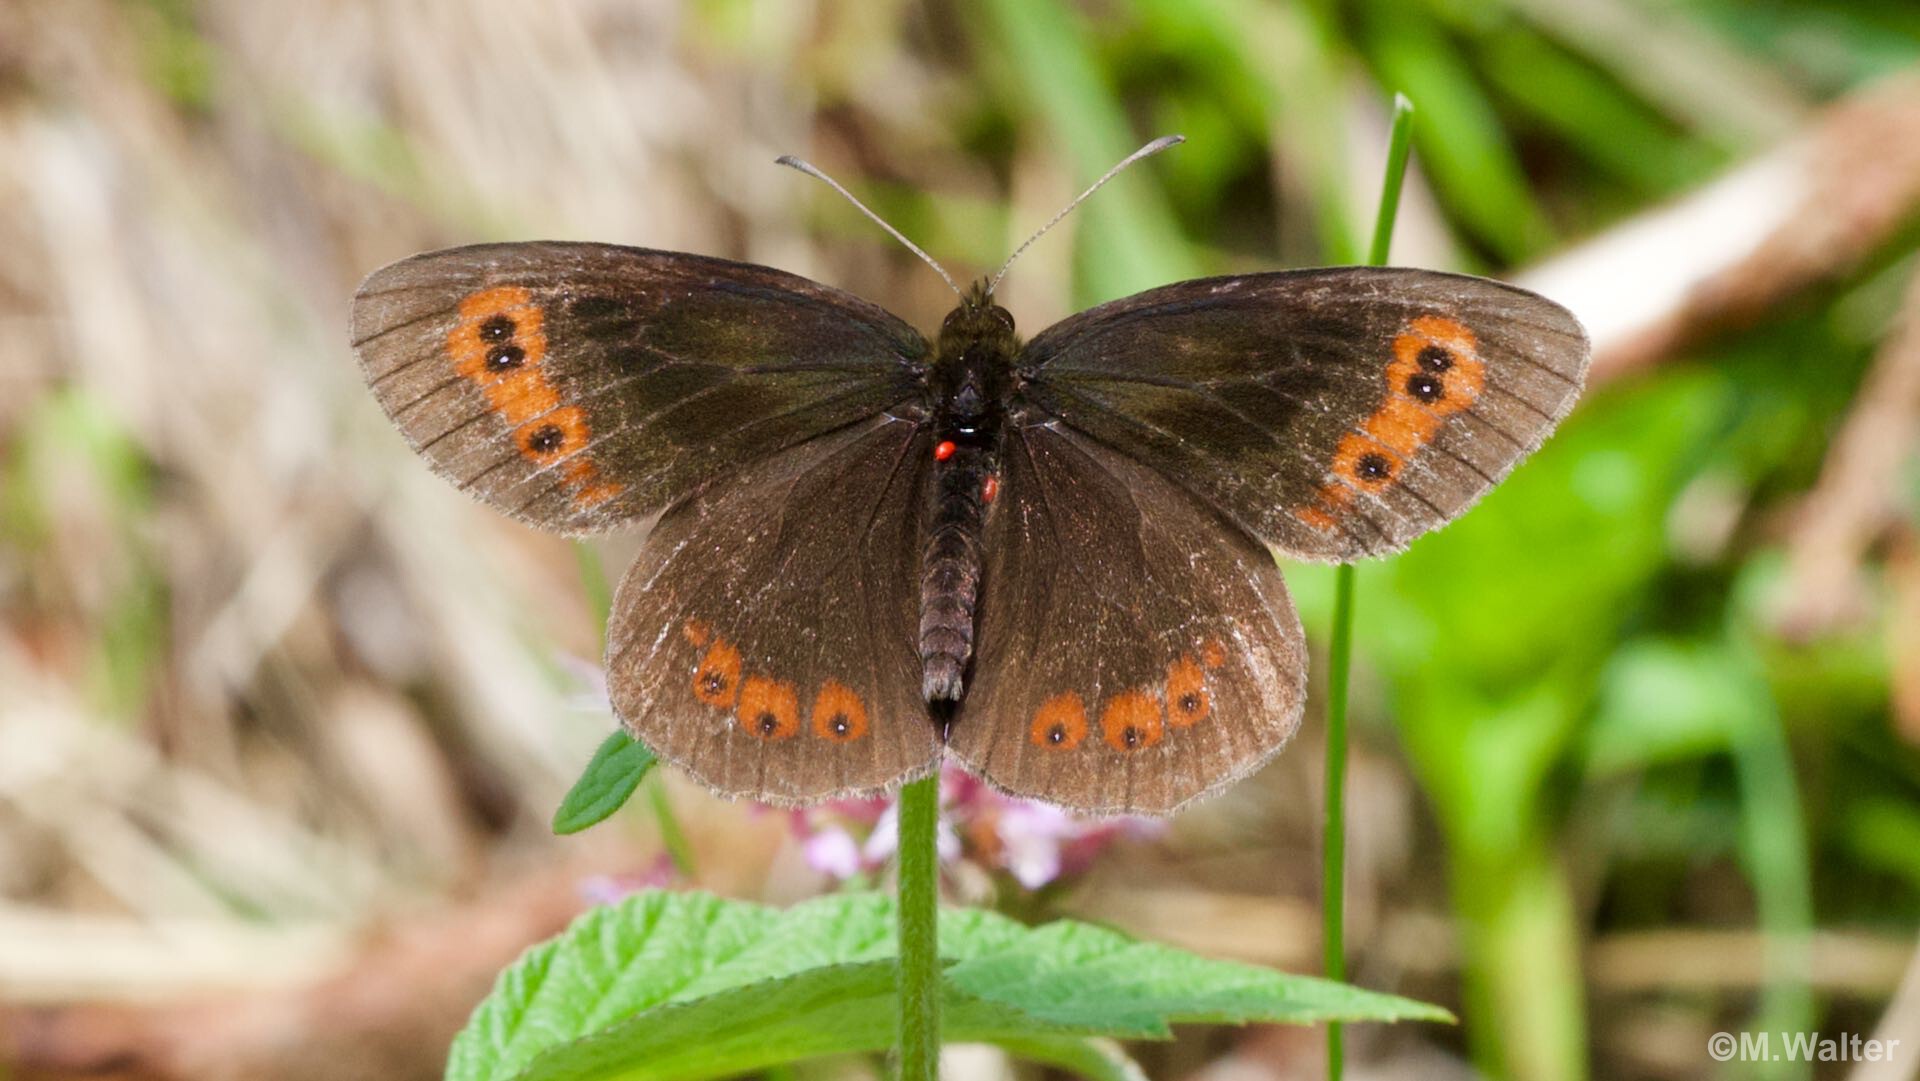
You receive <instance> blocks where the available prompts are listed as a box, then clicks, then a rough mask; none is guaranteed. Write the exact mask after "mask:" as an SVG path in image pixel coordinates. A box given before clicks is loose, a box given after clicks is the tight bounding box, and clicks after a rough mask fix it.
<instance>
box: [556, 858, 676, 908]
mask: <svg viewBox="0 0 1920 1081" xmlns="http://www.w3.org/2000/svg"><path fill="white" fill-rule="evenodd" d="M679 877H680V872H679V871H678V870H677V869H676V868H675V867H674V866H673V857H671V856H669V855H667V854H666V853H665V852H662V853H660V854H659V855H658V856H655V857H654V858H653V863H652V864H650V865H648V866H647V867H646V868H644V869H642V870H639V871H629V872H627V873H626V874H617V875H588V876H587V877H586V878H583V879H581V880H580V883H579V885H578V886H577V887H575V888H576V889H578V890H579V891H580V897H581V899H582V900H584V901H586V902H587V903H588V904H590V905H610V904H614V903H615V902H617V901H621V900H623V899H625V898H626V897H628V896H630V895H632V894H636V893H639V892H640V891H642V890H654V889H662V888H664V887H667V886H671V885H673V884H674V882H675V881H676V880H677V879H679Z"/></svg>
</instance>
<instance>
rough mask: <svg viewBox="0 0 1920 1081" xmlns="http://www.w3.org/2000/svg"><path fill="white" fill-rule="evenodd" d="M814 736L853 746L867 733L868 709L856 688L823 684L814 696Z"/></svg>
mask: <svg viewBox="0 0 1920 1081" xmlns="http://www.w3.org/2000/svg"><path fill="white" fill-rule="evenodd" d="M812 716H813V734H814V735H816V736H819V737H820V738H821V739H827V740H832V741H834V742H835V743H852V742H853V741H854V740H856V739H859V738H860V737H861V736H864V735H866V734H867V706H866V703H864V702H862V701H860V696H859V695H858V694H856V693H854V690H853V688H852V687H849V686H847V685H846V684H844V683H841V682H838V681H836V680H831V679H830V680H828V681H826V682H825V683H823V684H821V685H820V693H819V694H817V695H814V697H813V714H812Z"/></svg>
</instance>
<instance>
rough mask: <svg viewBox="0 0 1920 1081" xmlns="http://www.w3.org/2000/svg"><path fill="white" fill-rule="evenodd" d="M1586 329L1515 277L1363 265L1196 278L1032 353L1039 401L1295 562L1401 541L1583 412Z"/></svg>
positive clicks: (1466, 500) (1093, 316)
mask: <svg viewBox="0 0 1920 1081" xmlns="http://www.w3.org/2000/svg"><path fill="white" fill-rule="evenodd" d="M1587 356H1588V346H1587V339H1586V335H1585V333H1584V331H1582V329H1581V328H1580V325H1579V323H1578V322H1576V321H1575V320H1574V318H1573V316H1572V315H1570V314H1568V313H1567V311H1566V310H1565V309H1564V308H1561V307H1560V306H1559V305H1557V304H1554V303H1553V302H1551V301H1548V300H1546V299H1544V298H1542V297H1539V296H1536V295H1534V294H1532V293H1529V292H1526V291H1525V290H1522V289H1517V288H1514V287H1513V286H1509V285H1504V284H1502V283H1499V282H1494V281H1489V280H1487V279H1484V278H1474V277H1467V276H1463V275H1458V274H1444V273H1439V272H1435V271H1425V270H1407V269H1397V268H1364V267H1345V268H1330V269H1322V270H1303V271H1293V272H1285V273H1275V274H1253V275H1246V276H1241V277H1227V278H1212V279H1204V280H1199V281H1190V282H1181V283H1179V284H1176V285H1170V286H1166V287H1164V288H1160V289H1154V290H1151V291H1149V292H1145V293H1141V294H1139V295H1137V296H1133V297H1128V298H1126V299H1124V300H1119V301H1115V302H1113V303H1110V304H1106V305H1103V306H1101V307H1098V308H1094V309H1092V310H1090V311H1086V312H1083V313H1081V314H1079V315H1077V316H1074V317H1072V318H1070V319H1067V320H1065V321H1064V322H1061V323H1059V324H1057V325H1056V326H1054V327H1052V328H1050V329H1048V330H1047V331H1045V332H1044V333H1042V334H1040V335H1039V336H1038V337H1036V338H1035V339H1034V340H1033V341H1032V342H1031V343H1030V344H1029V345H1028V346H1027V348H1026V350H1025V351H1024V352H1023V353H1022V355H1021V358H1020V363H1019V366H1020V375H1021V379H1022V384H1023V385H1022V390H1021V395H1022V398H1023V400H1024V401H1025V402H1027V403H1029V404H1030V405H1032V406H1034V407H1037V408H1038V409H1040V410H1042V411H1044V412H1046V413H1049V414H1051V415H1053V416H1056V417H1058V418H1060V419H1061V420H1063V421H1065V422H1066V423H1067V424H1068V425H1070V426H1071V427H1073V428H1074V429H1076V430H1078V431H1080V432H1083V433H1086V434H1087V435H1090V436H1092V437H1093V438H1095V439H1097V440H1099V441H1100V442H1102V443H1104V444H1105V445H1107V446H1108V447H1110V448H1112V449H1114V450H1117V451H1119V452H1121V453H1123V454H1126V455H1129V456H1131V457H1133V458H1136V459H1137V460H1139V461H1141V462H1144V463H1146V464H1148V465H1151V466H1152V467H1153V468H1154V469H1156V470H1158V471H1159V472H1160V473H1162V474H1163V475H1165V476H1166V477H1167V478H1168V479H1170V480H1172V481H1174V482H1175V483H1177V484H1179V485H1181V486H1182V487H1184V488H1186V489H1187V490H1188V491H1190V492H1192V493H1194V494H1195V495H1197V496H1199V497H1200V498H1202V499H1204V500H1205V501H1206V502H1207V503H1209V504H1210V505H1211V506H1213V507H1214V508H1215V509H1217V510H1218V511H1219V512H1220V513H1221V514H1223V515H1225V516H1226V517H1227V518H1229V519H1231V520H1232V521H1234V522H1236V523H1238V524H1239V525H1240V526H1241V527H1242V528H1244V529H1245V530H1247V531H1248V532H1250V533H1252V534H1253V535H1254V536H1256V537H1259V538H1260V539H1261V540H1264V541H1266V542H1267V543H1269V544H1271V545H1274V546H1275V547H1277V548H1279V549H1280V550H1281V551H1283V552H1285V553H1286V554H1288V555H1292V556H1296V557H1300V558H1307V559H1323V560H1350V559H1356V558H1360V557H1363V556H1370V555H1380V554H1384V553H1388V552H1393V551H1397V550H1399V549H1400V548H1402V547H1404V546H1405V545H1406V544H1407V543H1408V542H1410V541H1411V540H1413V539H1414V538H1415V537H1417V536H1419V535H1420V534H1422V533H1424V532H1426V531H1428V530H1430V529H1432V528H1434V527H1436V526H1438V525H1440V524H1442V523H1443V522H1446V521H1448V520H1450V519H1452V518H1453V517H1455V516H1457V515H1459V514H1460V513H1461V512H1462V511H1464V510H1465V509H1466V508H1467V507H1468V506H1469V505H1470V504H1471V503H1472V502H1473V501H1474V500H1475V499H1477V498H1478V497H1479V496H1480V495H1481V494H1482V493H1484V492H1485V491H1486V490H1487V489H1488V488H1490V487H1492V486H1493V485H1494V484H1495V483H1496V482H1497V481H1499V479H1500V478H1502V477H1503V476H1505V475H1506V474H1507V472H1508V471H1510V470H1511V469H1512V468H1513V466H1514V465H1515V464H1516V463H1517V462H1519V460H1520V459H1521V458H1523V457H1525V456H1526V455H1527V454H1528V453H1530V452H1532V451H1533V450H1534V449H1535V448H1536V447H1538V446H1539V445H1540V441H1541V440H1542V439H1544V438H1545V437H1546V435H1547V434H1548V433H1549V432H1550V431H1551V430H1552V429H1553V426H1554V425H1555V424H1556V423H1557V422H1558V421H1559V420H1560V418H1561V417H1563V416H1565V415H1566V413H1567V411H1568V410H1569V409H1571V408H1572V406H1573V402H1574V399H1575V397H1576V396H1577V395H1578V394H1579V391H1580V388H1581V384H1582V382H1583V380H1584V379H1585V375H1586V367H1587Z"/></svg>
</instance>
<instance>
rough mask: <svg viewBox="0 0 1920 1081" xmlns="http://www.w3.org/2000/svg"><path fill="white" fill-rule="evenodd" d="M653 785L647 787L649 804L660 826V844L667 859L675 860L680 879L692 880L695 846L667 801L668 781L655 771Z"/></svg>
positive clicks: (674, 867) (674, 864)
mask: <svg viewBox="0 0 1920 1081" xmlns="http://www.w3.org/2000/svg"><path fill="white" fill-rule="evenodd" d="M655 773H656V776H655V777H654V778H653V783H652V784H650V785H648V786H647V803H648V805H649V806H651V807H652V808H653V818H654V821H655V822H657V823H658V824H659V826H660V843H661V844H663V845H665V846H666V847H667V857H668V858H669V859H671V860H673V869H674V870H676V871H678V872H680V877H681V878H685V879H691V878H693V877H694V875H695V871H694V863H693V846H692V845H689V844H688V843H687V835H686V834H685V833H682V832H681V830H680V819H679V817H678V816H677V815H675V814H674V813H673V804H672V803H671V802H669V801H668V800H667V779H666V777H664V776H660V775H659V774H660V773H661V771H658V770H656V771H655Z"/></svg>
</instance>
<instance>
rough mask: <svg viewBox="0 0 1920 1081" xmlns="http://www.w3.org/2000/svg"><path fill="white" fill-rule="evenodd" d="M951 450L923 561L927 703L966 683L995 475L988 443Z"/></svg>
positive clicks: (950, 696)
mask: <svg viewBox="0 0 1920 1081" xmlns="http://www.w3.org/2000/svg"><path fill="white" fill-rule="evenodd" d="M948 446H953V445H952V444H948V443H943V444H941V447H942V449H945V448H946V447H948ZM948 455H949V456H948V458H947V459H946V460H944V461H942V462H940V463H939V467H940V468H939V470H938V476H939V481H938V483H937V484H936V485H935V486H934V507H933V514H932V517H931V521H932V528H931V529H930V530H929V531H928V534H927V547H926V550H925V554H924V555H923V556H922V558H921V562H920V664H921V671H922V673H923V676H922V680H921V691H922V693H924V694H925V695H926V699H927V701H928V702H939V701H952V700H956V699H958V698H959V697H960V695H961V692H962V691H963V690H964V689H965V687H966V671H967V661H968V660H969V659H970V658H971V657H972V656H973V611H974V605H975V602H976V601H977V600H978V599H979V596H980V565H981V559H980V530H981V526H982V524H983V523H984V521H985V519H986V501H985V499H983V498H982V494H983V493H982V485H983V484H984V483H985V480H986V478H987V477H989V476H990V475H991V473H990V471H989V463H988V461H987V459H988V451H987V449H986V448H984V447H974V446H965V447H957V446H956V447H954V449H953V450H952V451H949V452H948Z"/></svg>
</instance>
